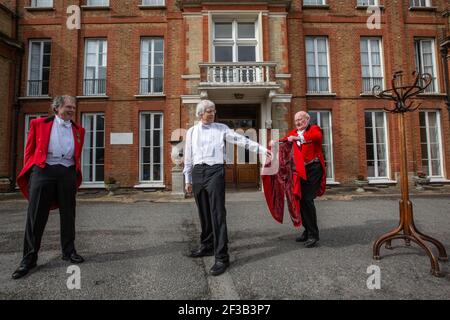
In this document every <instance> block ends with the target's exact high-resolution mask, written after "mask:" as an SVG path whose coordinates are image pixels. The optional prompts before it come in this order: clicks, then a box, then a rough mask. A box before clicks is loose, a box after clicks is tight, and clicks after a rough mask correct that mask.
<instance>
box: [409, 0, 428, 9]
mask: <svg viewBox="0 0 450 320" xmlns="http://www.w3.org/2000/svg"><path fill="white" fill-rule="evenodd" d="M423 1H425V3H424V4H422V3H421V2H423ZM410 6H411V8H428V7H431V0H410Z"/></svg>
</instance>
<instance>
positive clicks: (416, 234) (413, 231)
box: [373, 200, 448, 277]
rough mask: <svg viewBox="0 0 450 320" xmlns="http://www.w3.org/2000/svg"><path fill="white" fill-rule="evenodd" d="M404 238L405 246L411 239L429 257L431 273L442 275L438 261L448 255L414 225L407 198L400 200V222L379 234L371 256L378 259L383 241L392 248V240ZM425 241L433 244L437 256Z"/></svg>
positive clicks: (387, 247)
mask: <svg viewBox="0 0 450 320" xmlns="http://www.w3.org/2000/svg"><path fill="white" fill-rule="evenodd" d="M395 239H404V240H405V243H406V245H407V246H410V245H411V241H412V242H415V243H416V244H418V245H419V246H420V247H421V248H422V249H423V250H425V252H426V254H427V255H428V257H429V258H430V262H431V273H432V274H433V276H436V277H443V276H444V274H443V273H442V272H441V271H440V268H439V262H438V260H439V261H448V256H447V253H446V251H445V248H444V246H443V245H442V243H441V242H439V241H438V240H436V239H434V238H432V237H430V236H427V235H425V234H423V233H421V232H420V231H418V230H417V228H416V226H415V225H414V219H413V209H412V203H411V201H409V200H406V201H405V200H400V223H399V225H398V227H397V228H396V229H394V230H393V231H391V232H388V233H386V234H385V235H383V236H381V237H380V238H379V239H378V240H377V241H375V243H374V245H373V258H374V259H375V260H380V259H381V257H380V249H381V246H382V245H383V243H386V249H392V246H391V244H392V240H395ZM426 242H429V243H432V244H434V245H435V246H436V247H437V249H438V251H439V257H438V258H436V256H435V255H434V254H433V252H432V251H431V249H430V248H429V247H428V245H427V244H426Z"/></svg>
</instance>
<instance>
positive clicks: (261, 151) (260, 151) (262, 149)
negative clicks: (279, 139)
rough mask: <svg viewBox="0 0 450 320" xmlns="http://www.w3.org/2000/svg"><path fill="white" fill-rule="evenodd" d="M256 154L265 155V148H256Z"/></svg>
mask: <svg viewBox="0 0 450 320" xmlns="http://www.w3.org/2000/svg"><path fill="white" fill-rule="evenodd" d="M258 153H259V154H266V153H267V148H266V147H263V146H259V147H258Z"/></svg>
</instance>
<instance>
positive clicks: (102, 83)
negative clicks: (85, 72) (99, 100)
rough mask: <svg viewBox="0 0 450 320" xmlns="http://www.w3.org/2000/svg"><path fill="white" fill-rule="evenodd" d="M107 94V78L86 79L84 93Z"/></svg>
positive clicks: (93, 94)
mask: <svg viewBox="0 0 450 320" xmlns="http://www.w3.org/2000/svg"><path fill="white" fill-rule="evenodd" d="M105 94H106V79H84V95H85V96H96V95H105Z"/></svg>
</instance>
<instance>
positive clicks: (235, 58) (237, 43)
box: [211, 16, 262, 63]
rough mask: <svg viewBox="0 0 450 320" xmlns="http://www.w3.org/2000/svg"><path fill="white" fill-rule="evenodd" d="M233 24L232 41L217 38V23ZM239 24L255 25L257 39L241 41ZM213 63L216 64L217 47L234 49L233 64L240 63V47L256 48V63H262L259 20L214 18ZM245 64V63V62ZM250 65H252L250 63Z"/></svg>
mask: <svg viewBox="0 0 450 320" xmlns="http://www.w3.org/2000/svg"><path fill="white" fill-rule="evenodd" d="M221 22H223V23H231V29H232V37H231V39H224V38H216V23H221ZM239 23H254V25H255V38H253V39H250V38H246V39H239V38H238V24H239ZM211 32H212V33H211V34H212V40H213V41H212V61H213V62H216V47H223V46H227V47H230V46H231V47H232V48H233V49H232V55H233V58H232V60H233V61H232V62H233V63H234V62H239V61H238V48H239V46H246V45H248V46H255V61H254V62H261V57H262V55H261V52H260V51H261V44H260V40H259V39H260V37H259V33H260V29H259V23H258V18H257V17H256V16H255V17H254V18H249V17H241V18H240V17H237V18H231V17H230V18H214V19H213V23H212V30H211ZM230 63H231V62H230ZM243 63H245V62H243ZM249 63H251V62H250V61H249Z"/></svg>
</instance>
